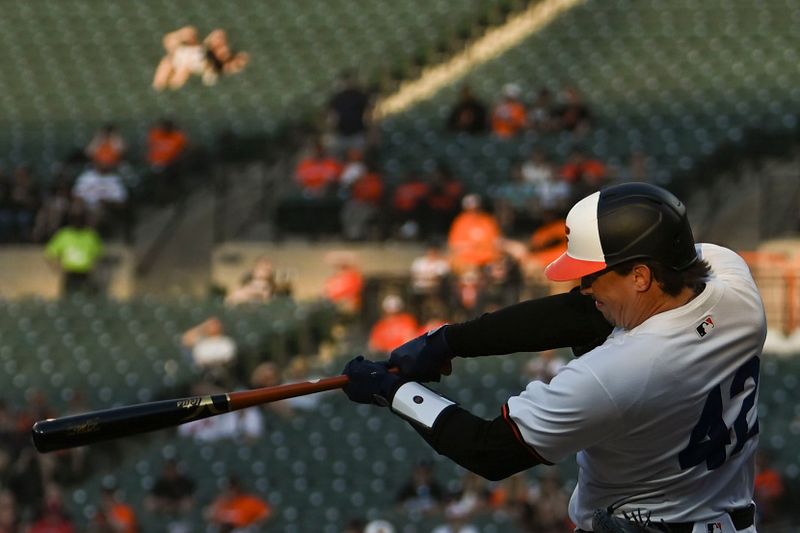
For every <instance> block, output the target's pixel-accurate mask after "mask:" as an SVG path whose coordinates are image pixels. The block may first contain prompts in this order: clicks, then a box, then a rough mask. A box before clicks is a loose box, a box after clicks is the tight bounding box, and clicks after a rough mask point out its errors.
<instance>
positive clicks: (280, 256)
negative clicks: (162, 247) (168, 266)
mask: <svg viewBox="0 0 800 533" xmlns="http://www.w3.org/2000/svg"><path fill="white" fill-rule="evenodd" d="M424 251H425V248H424V246H423V245H420V244H406V243H401V244H400V243H393V244H383V245H376V244H358V243H347V242H331V243H327V242H326V243H315V244H314V245H313V246H312V245H311V244H309V243H307V242H286V243H281V244H272V243H261V242H232V243H225V244H223V245H220V246H218V247H217V248H216V249H215V250H214V252H213V255H212V260H211V279H212V283H214V284H215V285H217V286H219V287H221V288H224V289H225V290H229V289H231V288H233V287H236V286H238V284H239V282H240V280H241V279H242V277H243V276H244V275H245V274H246V273H247V272H248V271H249V270H250V268H251V267H252V265H253V263H255V261H256V259H257V258H258V257H260V256H262V255H264V256H267V257H269V258H270V260H271V261H272V263H273V264H274V265H275V268H276V270H278V271H281V272H284V273H286V274H288V275H289V276H290V278H291V279H292V281H293V286H294V289H295V296H296V297H297V298H299V299H305V298H314V297H317V296H319V295H320V294H321V293H322V290H323V287H324V285H325V280H326V279H327V278H328V277H329V276H330V275H331V274H332V273H333V272H334V269H333V266H332V265H331V261H332V259H333V258H334V257H336V255H338V254H342V253H344V254H349V255H350V256H352V257H353V258H355V260H356V261H357V262H358V264H359V265H360V267H361V268H362V270H363V271H364V273H365V274H366V275H390V276H391V275H404V274H408V271H409V268H410V266H411V262H412V261H413V260H414V258H416V257H418V256H420V255H422V254H423V253H424Z"/></svg>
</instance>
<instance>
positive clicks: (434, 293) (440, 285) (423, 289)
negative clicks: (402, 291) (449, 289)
mask: <svg viewBox="0 0 800 533" xmlns="http://www.w3.org/2000/svg"><path fill="white" fill-rule="evenodd" d="M449 274H450V261H449V260H448V258H447V257H446V256H445V255H444V252H443V250H442V247H441V246H439V244H437V243H431V244H429V245H428V247H427V249H426V251H425V254H424V255H421V256H419V257H416V258H415V259H414V260H413V261H412V262H411V292H412V295H413V299H414V309H417V310H418V309H420V308H421V307H422V305H423V303H424V302H425V301H426V300H431V299H436V298H441V297H443V296H444V295H445V289H446V280H447V277H448V275H449Z"/></svg>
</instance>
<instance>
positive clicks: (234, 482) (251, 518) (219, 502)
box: [207, 476, 273, 532]
mask: <svg viewBox="0 0 800 533" xmlns="http://www.w3.org/2000/svg"><path fill="white" fill-rule="evenodd" d="M272 514H273V510H272V507H271V506H270V505H269V503H267V502H266V501H265V500H263V499H262V498H260V497H259V496H257V495H255V494H249V493H247V492H246V491H245V490H244V488H243V487H242V484H241V482H240V481H239V479H238V478H236V477H234V476H231V477H229V478H228V485H227V487H226V489H225V490H224V491H223V493H222V494H220V495H219V496H218V497H217V498H216V499H215V500H214V501H213V502H212V503H211V506H210V507H209V508H208V510H207V516H208V519H209V520H210V521H211V522H212V523H214V524H215V525H217V526H219V527H220V528H221V530H222V531H229V532H235V531H240V530H241V531H244V529H245V528H250V527H253V528H254V529H257V527H258V526H261V525H263V524H264V523H266V522H267V520H269V519H270V517H272ZM248 531H249V530H248Z"/></svg>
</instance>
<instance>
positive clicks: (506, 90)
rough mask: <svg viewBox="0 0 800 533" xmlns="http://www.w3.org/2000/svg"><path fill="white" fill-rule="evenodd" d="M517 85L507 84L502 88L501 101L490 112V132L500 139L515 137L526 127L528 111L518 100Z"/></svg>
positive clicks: (519, 94) (519, 92)
mask: <svg viewBox="0 0 800 533" xmlns="http://www.w3.org/2000/svg"><path fill="white" fill-rule="evenodd" d="M521 94H522V90H521V89H520V88H519V85H517V84H515V83H509V84H507V85H506V86H505V87H503V99H502V100H501V101H500V102H499V103H498V104H497V105H496V106H495V108H494V110H492V131H493V132H494V134H495V135H497V136H498V137H500V138H501V139H508V138H511V137H514V136H515V135H517V134H518V133H519V132H520V131H522V130H523V129H525V128H526V127H527V125H528V110H527V109H526V108H525V104H523V103H522V101H521V100H520V96H521Z"/></svg>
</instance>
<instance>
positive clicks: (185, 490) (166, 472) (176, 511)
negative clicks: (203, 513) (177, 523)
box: [145, 459, 196, 520]
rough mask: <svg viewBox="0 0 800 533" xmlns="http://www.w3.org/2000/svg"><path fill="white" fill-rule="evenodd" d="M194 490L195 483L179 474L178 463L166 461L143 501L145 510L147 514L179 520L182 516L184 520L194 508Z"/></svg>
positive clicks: (172, 460) (170, 460)
mask: <svg viewBox="0 0 800 533" xmlns="http://www.w3.org/2000/svg"><path fill="white" fill-rule="evenodd" d="M195 488H196V483H195V482H194V480H193V479H192V478H190V477H188V476H186V475H185V474H183V472H181V470H180V468H179V465H178V461H177V460H175V459H168V460H167V461H166V462H165V463H164V469H163V470H162V472H161V475H160V476H159V477H158V478H157V479H156V482H155V484H154V485H153V488H152V489H151V490H150V493H149V494H148V495H147V498H146V499H145V508H146V509H147V510H148V511H149V512H153V513H163V514H167V515H172V516H177V517H178V519H179V520H180V517H181V516H182V517H183V519H184V520H185V519H186V518H188V514H189V513H190V512H191V510H192V508H193V507H194V503H195V500H194V491H195Z"/></svg>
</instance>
